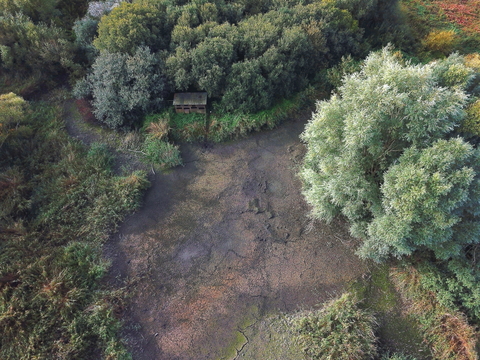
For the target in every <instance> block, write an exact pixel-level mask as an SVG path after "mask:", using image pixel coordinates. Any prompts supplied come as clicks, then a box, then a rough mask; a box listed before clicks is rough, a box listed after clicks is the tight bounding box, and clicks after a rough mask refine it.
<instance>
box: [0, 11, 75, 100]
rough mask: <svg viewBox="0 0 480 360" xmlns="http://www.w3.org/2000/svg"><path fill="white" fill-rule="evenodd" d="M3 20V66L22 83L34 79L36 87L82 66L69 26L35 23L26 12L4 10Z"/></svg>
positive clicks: (0, 63)
mask: <svg viewBox="0 0 480 360" xmlns="http://www.w3.org/2000/svg"><path fill="white" fill-rule="evenodd" d="M0 24H1V25H0V70H1V72H2V75H3V76H4V77H7V79H14V81H16V82H18V83H24V82H28V81H31V80H32V79H33V80H34V83H33V84H32V87H33V89H30V91H32V90H35V88H36V87H37V86H38V85H39V84H40V83H41V82H44V83H47V85H48V83H49V82H50V83H52V82H54V77H55V76H60V75H62V74H65V73H66V72H67V71H72V72H74V71H77V70H78V66H77V65H76V64H75V63H74V61H73V59H74V46H73V44H72V43H71V42H69V40H68V36H67V33H66V32H65V30H63V29H61V28H59V27H56V26H55V25H53V24H52V25H46V24H44V23H38V24H35V23H34V22H33V21H32V20H31V19H30V18H29V17H27V16H26V15H24V14H22V13H15V14H12V13H4V14H1V13H0ZM17 87H19V85H17ZM24 93H25V94H28V92H26V91H24Z"/></svg>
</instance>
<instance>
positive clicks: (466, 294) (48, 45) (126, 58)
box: [0, 0, 480, 360]
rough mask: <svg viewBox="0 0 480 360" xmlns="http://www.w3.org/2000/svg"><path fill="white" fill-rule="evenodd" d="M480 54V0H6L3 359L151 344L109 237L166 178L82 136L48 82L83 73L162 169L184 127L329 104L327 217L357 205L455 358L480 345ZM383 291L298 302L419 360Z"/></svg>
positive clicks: (207, 128)
mask: <svg viewBox="0 0 480 360" xmlns="http://www.w3.org/2000/svg"><path fill="white" fill-rule="evenodd" d="M479 51H480V4H479V2H478V0H465V1H461V2H458V1H454V0H442V1H430V0H399V1H397V0H348V1H347V0H238V1H227V0H210V1H208V0H195V1H193V0H192V1H188V0H132V1H121V0H118V1H102V2H91V3H89V2H88V1H87V0H70V1H69V0H22V1H8V0H0V334H1V336H0V358H2V359H3V358H5V359H37V358H38V359H46V358H49V359H50V358H51V359H57V358H58V359H92V358H99V357H102V358H105V359H128V358H130V357H131V356H130V354H129V353H128V351H127V350H126V348H125V346H124V345H123V343H122V340H121V339H120V336H119V332H120V329H121V326H122V325H121V320H120V318H121V316H122V312H123V309H124V301H125V297H126V295H125V294H124V293H123V291H122V290H121V289H112V288H107V287H106V286H104V285H102V284H101V280H102V279H103V278H104V276H105V274H106V272H107V270H108V268H109V264H108V263H107V262H106V261H105V260H103V258H102V255H101V253H102V245H103V244H104V242H105V241H106V239H108V237H109V236H110V234H111V233H112V231H114V230H115V229H116V226H117V224H119V222H120V221H122V219H123V218H124V216H125V215H126V214H128V213H130V212H132V211H134V210H135V209H136V208H137V207H138V206H139V204H140V202H141V198H142V194H143V191H144V190H145V189H146V188H147V187H148V186H149V182H148V180H147V175H146V173H145V172H141V171H126V170H118V169H117V171H114V170H113V169H114V166H113V165H114V162H115V155H114V151H112V149H111V147H110V146H107V144H106V141H101V142H94V143H92V144H82V143H81V142H79V141H77V140H74V139H72V138H71V137H70V136H69V135H68V134H67V132H66V130H65V121H64V119H63V118H62V112H61V111H60V109H61V106H62V103H61V101H59V100H58V99H57V100H52V98H51V97H50V98H49V97H48V96H46V94H48V93H49V92H53V91H55V90H56V89H58V88H60V87H65V86H67V87H70V88H72V94H73V96H75V97H76V98H77V99H78V100H77V106H78V108H79V110H80V112H81V113H82V114H83V115H84V118H85V120H86V121H87V122H86V123H85V126H86V127H87V128H88V127H91V126H92V125H91V124H92V123H95V124H96V125H95V126H98V124H101V126H104V128H103V129H102V131H103V132H102V134H104V133H108V132H113V131H116V132H118V133H119V134H120V135H118V136H119V137H120V138H121V139H122V140H120V141H119V143H121V144H120V145H118V146H117V150H118V149H120V148H121V147H124V148H125V149H124V150H125V151H130V152H133V153H135V154H137V155H138V156H139V159H140V160H141V161H143V162H144V163H146V164H148V165H151V169H152V170H153V169H158V170H165V169H168V168H172V167H175V166H178V165H181V164H182V158H181V154H180V151H179V149H180V147H179V144H178V143H180V142H203V143H205V144H207V143H209V142H222V141H226V140H231V139H235V138H238V137H241V136H245V135H247V134H248V133H250V132H252V131H259V130H262V129H272V128H274V127H276V126H277V125H278V124H280V123H281V122H282V121H285V120H287V119H289V118H292V117H297V116H299V114H305V112H309V111H312V108H313V105H314V104H315V102H316V101H317V102H316V110H314V113H313V116H312V119H311V120H310V122H309V123H308V124H307V126H306V129H305V131H304V132H303V134H302V137H301V139H302V141H303V142H304V143H305V145H306V148H307V154H306V156H305V159H304V160H303V163H302V167H301V169H300V177H301V179H302V183H303V193H304V195H305V198H306V200H307V201H308V202H309V203H310V204H311V206H312V209H313V210H312V213H311V216H312V217H313V218H317V219H321V220H323V221H327V222H328V221H331V220H332V219H334V218H337V217H343V218H345V219H346V220H347V221H348V223H349V226H350V232H351V234H352V235H353V236H354V237H356V238H358V239H360V243H359V244H360V245H359V246H358V249H357V254H358V255H359V256H360V257H361V258H363V259H366V260H365V261H374V262H380V263H381V262H383V263H385V262H387V263H388V264H392V263H393V264H394V266H392V268H391V269H390V270H389V274H390V279H391V281H392V283H393V284H394V286H395V289H396V290H395V291H398V293H395V292H394V291H393V290H392V289H390V290H388V294H389V296H391V297H392V298H396V299H397V300H399V301H401V302H402V304H406V305H405V314H404V315H405V317H410V318H409V319H410V320H409V321H412V322H414V323H415V324H416V326H417V327H418V329H417V330H418V331H419V332H421V333H422V334H424V338H425V343H426V344H428V346H429V348H430V350H431V354H432V357H433V358H434V359H439V360H444V359H445V360H446V359H452V360H453V359H460V360H463V359H465V360H467V359H468V360H473V359H476V358H478V354H477V352H476V346H477V347H478V345H476V341H478V335H477V334H476V326H478V325H480V290H479V289H480V287H479V286H478V284H479V282H480V269H479V263H478V254H477V253H478V249H479V245H478V244H479V242H480V221H479V220H480V219H479V216H480V212H479V210H478V202H479V200H480V152H479V150H478V144H479V136H480V55H479ZM196 91H202V92H207V94H208V99H209V100H208V101H209V102H208V107H207V112H206V114H189V115H187V114H176V113H174V110H173V109H172V107H171V106H170V105H171V100H172V99H173V94H174V93H176V92H196ZM330 94H331V96H330ZM329 96H330V97H329ZM45 99H47V100H46V101H45ZM63 100H65V99H63ZM320 100H321V101H320ZM109 145H110V144H109ZM127 168H128V167H127ZM265 186H266V185H265ZM388 267H389V266H386V267H385V269H388ZM387 272H388V271H387V270H385V271H384V274H383V275H385V276H386V274H387ZM365 294H366V293H365V292H363V291H360V290H358V289H356V288H355V286H352V288H351V289H350V290H349V291H348V292H346V293H345V294H344V295H343V296H341V297H339V298H338V299H334V300H332V301H330V302H328V303H326V304H325V305H324V307H323V308H322V309H321V310H318V311H312V312H304V313H301V314H299V315H298V316H297V317H296V318H295V324H296V327H295V329H296V330H295V331H296V336H297V338H294V337H292V344H293V343H294V342H295V341H296V342H299V343H301V344H302V347H303V351H304V354H305V356H306V357H307V358H311V359H343V358H344V359H372V358H374V359H382V360H387V359H390V360H412V359H413V358H411V357H409V356H410V355H412V354H410V355H408V356H407V355H404V354H401V353H390V352H389V351H388V349H384V348H383V347H382V346H380V345H379V344H380V342H381V339H380V337H379V333H381V331H380V330H379V327H378V326H377V325H378V322H379V321H378V319H379V316H380V315H379V313H381V312H382V306H383V305H382V304H380V302H375V305H372V306H370V305H371V304H369V303H368V301H370V300H372V299H371V298H369V296H366V297H365V298H363V297H362V296H363V295H365ZM372 301H373V300H372ZM392 301H393V300H392ZM393 302H395V301H393ZM395 303H396V302H395ZM380 328H381V326H380Z"/></svg>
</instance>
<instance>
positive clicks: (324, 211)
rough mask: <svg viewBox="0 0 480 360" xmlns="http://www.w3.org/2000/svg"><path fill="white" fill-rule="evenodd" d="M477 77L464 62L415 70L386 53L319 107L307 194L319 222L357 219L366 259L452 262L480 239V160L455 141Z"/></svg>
mask: <svg viewBox="0 0 480 360" xmlns="http://www.w3.org/2000/svg"><path fill="white" fill-rule="evenodd" d="M472 76H473V70H471V69H469V68H468V67H466V66H465V65H464V62H463V58H462V57H461V56H459V55H456V54H454V55H451V56H450V57H449V58H447V59H444V60H439V61H436V62H432V63H430V64H427V65H412V64H410V63H409V62H405V61H404V60H403V59H402V57H401V55H400V54H399V53H396V52H394V51H393V49H392V48H391V47H386V48H384V49H383V50H382V51H379V52H376V53H372V54H370V55H369V56H368V57H367V59H366V60H365V62H364V64H363V65H362V68H361V70H360V71H359V72H357V73H354V74H351V75H347V76H345V77H344V79H343V84H342V86H341V87H340V88H339V89H338V93H337V94H335V95H333V96H332V97H331V99H330V100H328V101H321V102H319V103H318V105H317V110H316V112H315V113H314V115H313V118H312V119H311V120H310V122H309V123H308V125H307V127H306V129H305V131H304V133H303V134H302V140H303V141H304V142H305V144H306V146H307V149H308V151H307V154H306V157H305V160H304V164H303V168H302V170H301V177H302V179H303V184H304V188H303V193H304V195H305V197H306V199H307V201H308V202H309V203H310V204H311V205H312V207H313V210H312V215H313V216H314V217H316V218H320V219H323V220H326V221H329V220H331V219H332V218H333V217H335V216H338V215H340V214H341V215H344V216H345V217H346V218H347V219H348V221H349V222H350V225H351V228H350V229H351V233H352V235H353V236H355V237H358V238H361V239H362V240H363V242H362V245H361V247H360V248H359V250H358V253H359V255H360V256H362V257H364V258H373V259H375V260H377V261H380V260H383V259H385V258H387V257H388V256H392V255H393V256H395V257H402V256H404V255H410V254H412V253H413V252H414V251H415V250H431V251H433V252H434V254H435V256H436V258H437V259H448V258H451V257H456V256H460V255H461V253H462V249H464V248H465V246H466V245H467V244H472V243H477V242H478V241H479V239H480V226H479V225H480V221H479V220H480V217H479V215H480V211H479V210H480V207H479V206H478V203H479V200H480V182H479V179H480V177H479V174H480V153H479V151H478V150H476V149H474V148H473V147H472V146H471V145H470V144H469V143H467V142H465V141H464V139H463V138H461V137H459V136H457V135H456V134H455V129H456V128H457V127H458V126H459V125H460V123H461V122H462V120H463V119H464V117H465V111H464V108H465V106H466V105H467V103H468V101H469V96H468V95H467V94H466V92H465V90H464V89H465V88H466V86H467V85H468V83H469V81H470V79H471V78H472Z"/></svg>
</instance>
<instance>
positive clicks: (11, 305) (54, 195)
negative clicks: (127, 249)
mask: <svg viewBox="0 0 480 360" xmlns="http://www.w3.org/2000/svg"><path fill="white" fill-rule="evenodd" d="M16 100H18V99H16ZM0 103H1V105H2V106H0V112H4V111H7V110H8V111H12V107H13V108H15V107H16V106H17V105H18V104H19V103H22V102H21V101H20V102H19V101H16V102H12V101H10V102H9V100H8V99H5V98H4V97H2V98H1V99H0ZM22 104H24V103H22ZM17 110H18V111H17V113H18V112H20V113H21V116H19V117H18V122H16V123H15V124H13V125H12V124H11V123H8V121H5V118H2V117H1V116H0V120H2V124H1V125H2V127H0V131H2V134H3V135H5V131H7V132H8V134H7V136H4V141H3V143H2V144H1V145H0V208H1V209H2V211H1V212H0V334H1V336H0V358H1V359H54V358H55V359H92V358H95V357H98V356H99V355H102V357H103V358H105V359H128V358H130V356H129V354H128V353H127V351H126V350H125V347H124V346H123V344H122V342H121V341H120V340H119V338H118V331H119V329H120V325H121V323H120V321H119V319H118V315H119V314H120V313H121V308H122V298H123V294H122V292H121V291H117V292H112V291H109V290H106V289H103V288H102V287H101V286H100V285H99V280H100V279H101V278H102V277H103V275H104V274H105V272H106V270H107V268H108V264H107V263H106V262H105V261H104V260H103V259H102V257H101V245H102V243H103V242H104V241H105V240H106V239H107V237H108V235H109V233H111V232H112V231H113V230H114V229H115V227H116V225H117V224H118V222H119V221H121V220H122V219H123V217H124V216H125V215H126V214H127V213H128V212H131V211H133V210H134V209H135V208H136V207H137V206H138V204H139V202H140V200H141V196H142V193H143V190H144V189H145V188H146V187H147V186H148V182H147V180H146V175H145V174H144V173H142V172H134V173H130V174H125V175H124V176H115V175H114V174H113V173H112V170H111V165H112V159H111V156H110V154H109V152H108V151H107V149H106V147H105V146H103V145H100V144H94V145H92V146H91V147H90V148H89V149H86V148H85V147H84V146H82V145H81V144H80V143H79V142H77V141H74V140H72V139H71V138H69V137H68V135H67V134H66V132H65V130H64V123H63V121H62V119H61V118H60V111H59V110H58V109H57V108H55V107H52V106H47V105H45V104H40V103H37V104H27V105H22V107H21V108H17Z"/></svg>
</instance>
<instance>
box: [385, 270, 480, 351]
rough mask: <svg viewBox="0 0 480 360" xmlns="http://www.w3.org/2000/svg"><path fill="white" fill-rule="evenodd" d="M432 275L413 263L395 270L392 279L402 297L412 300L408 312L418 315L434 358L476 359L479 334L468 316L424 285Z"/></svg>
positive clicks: (417, 317)
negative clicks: (477, 335)
mask: <svg viewBox="0 0 480 360" xmlns="http://www.w3.org/2000/svg"><path fill="white" fill-rule="evenodd" d="M429 275H430V274H429V273H428V272H427V273H423V272H419V271H418V269H416V268H414V267H412V266H403V267H400V268H397V269H393V270H392V272H391V278H392V280H393V282H394V283H395V286H396V288H397V290H398V291H399V292H400V294H401V296H402V297H403V298H404V299H405V300H406V301H408V302H409V303H410V307H409V309H408V312H409V313H410V314H411V315H412V316H413V317H415V318H416V319H417V320H418V321H419V323H420V327H421V328H422V330H423V332H424V336H425V340H426V341H427V342H428V343H429V345H430V347H431V349H432V354H433V358H434V359H435V360H475V359H477V358H478V355H477V352H476V350H475V340H476V339H475V338H476V333H475V329H474V327H472V326H471V325H469V324H468V321H467V319H466V318H465V316H464V315H463V314H462V313H460V312H459V311H458V310H456V309H455V308H449V307H447V306H444V305H442V304H441V303H440V302H439V301H438V298H437V296H436V295H435V292H433V291H431V288H430V289H429V288H427V287H425V285H424V283H425V281H427V282H429V279H426V277H427V276H429Z"/></svg>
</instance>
